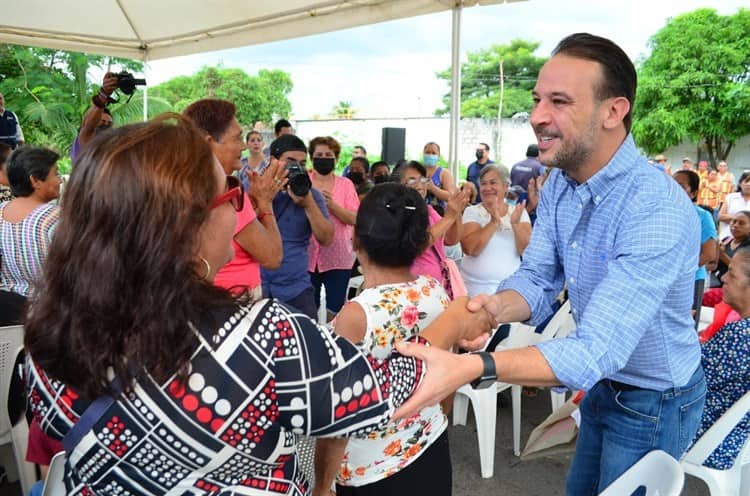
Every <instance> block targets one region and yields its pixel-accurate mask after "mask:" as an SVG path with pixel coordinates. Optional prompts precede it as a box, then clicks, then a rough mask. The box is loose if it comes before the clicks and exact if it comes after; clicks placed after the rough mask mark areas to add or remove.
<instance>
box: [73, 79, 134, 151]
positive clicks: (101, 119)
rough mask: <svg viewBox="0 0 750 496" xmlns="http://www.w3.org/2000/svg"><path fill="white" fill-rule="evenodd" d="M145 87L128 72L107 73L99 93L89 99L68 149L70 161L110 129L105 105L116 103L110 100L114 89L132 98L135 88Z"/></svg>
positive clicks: (110, 122)
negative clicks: (81, 121) (78, 127)
mask: <svg viewBox="0 0 750 496" xmlns="http://www.w3.org/2000/svg"><path fill="white" fill-rule="evenodd" d="M145 85H146V80H145V79H136V78H134V77H133V75H132V74H131V73H129V72H126V71H122V72H119V73H114V72H107V73H106V74H105V75H104V79H103V80H102V86H101V87H100V88H99V91H98V92H97V93H96V94H95V95H94V96H92V97H91V106H90V107H89V108H88V110H86V113H85V114H84V115H83V123H82V124H81V128H80V129H79V130H78V136H76V139H75V141H73V146H71V147H70V159H71V160H73V161H75V159H76V157H78V155H80V154H81V152H82V151H83V149H84V148H85V147H86V145H88V144H89V142H90V141H91V140H92V139H94V136H96V134H97V133H99V132H101V131H106V130H108V129H110V128H111V127H112V124H113V123H112V114H111V113H110V111H109V109H108V108H107V105H109V104H110V103H116V102H117V100H115V99H113V98H112V93H113V92H114V91H115V90H116V89H118V88H119V89H120V91H122V92H123V93H124V94H126V95H129V96H131V97H132V95H133V93H134V92H135V87H136V86H145ZM128 101H130V100H129V99H128Z"/></svg>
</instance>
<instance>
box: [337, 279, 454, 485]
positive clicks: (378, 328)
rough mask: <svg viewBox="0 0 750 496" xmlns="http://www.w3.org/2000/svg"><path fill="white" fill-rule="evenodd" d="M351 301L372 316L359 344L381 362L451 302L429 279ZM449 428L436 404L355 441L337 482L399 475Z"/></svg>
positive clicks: (370, 480)
mask: <svg viewBox="0 0 750 496" xmlns="http://www.w3.org/2000/svg"><path fill="white" fill-rule="evenodd" d="M351 301H352V302H356V303H357V304H359V305H360V306H361V307H362V309H363V310H364V312H365V315H366V318H367V330H366V333H365V337H364V339H363V340H362V342H361V343H358V345H357V346H359V347H360V349H361V350H362V352H363V353H367V354H370V355H371V356H372V357H373V358H376V359H379V358H383V357H387V356H390V354H391V352H392V351H393V349H394V347H395V345H396V343H398V342H399V341H401V340H403V339H408V338H410V337H412V336H416V335H417V334H418V333H419V332H420V331H421V330H423V329H424V328H425V327H427V326H428V325H429V324H430V323H431V322H432V321H433V320H434V319H435V318H436V317H437V316H438V315H440V313H441V312H442V311H443V310H444V309H445V308H446V307H447V306H448V304H449V303H450V299H449V298H448V294H447V293H446V292H445V289H443V286H442V285H441V284H440V283H439V282H438V281H437V280H435V279H434V278H432V277H429V276H420V277H418V278H417V279H415V280H413V281H410V282H406V283H399V284H387V285H382V286H377V287H374V288H368V289H365V290H364V291H362V293H360V294H359V296H357V297H356V298H354V299H353V300H351ZM447 426H448V420H447V418H446V417H445V415H444V414H443V412H442V410H441V409H440V405H433V406H429V407H426V408H423V409H422V410H421V411H420V412H419V413H417V414H415V415H413V416H412V417H410V418H408V419H403V420H401V421H399V422H398V423H393V422H392V423H390V424H388V425H387V426H385V427H384V428H382V429H380V430H377V431H373V432H370V433H369V434H366V435H357V436H352V437H350V438H349V442H348V443H347V447H346V453H345V454H344V457H343V459H342V461H341V467H340V469H339V473H338V476H337V482H338V483H339V484H341V485H344V486H363V485H365V484H371V483H373V482H376V481H378V480H381V479H384V478H386V477H389V476H391V475H393V474H395V473H396V472H398V471H399V470H401V469H403V468H404V467H406V466H407V465H409V464H410V463H411V462H413V461H414V460H416V459H417V458H419V456H420V455H421V454H422V453H423V452H424V451H425V450H426V449H428V448H429V447H430V445H431V444H432V443H433V442H434V441H435V440H436V439H437V438H438V437H440V434H442V433H443V431H444V430H445V429H446V428H447Z"/></svg>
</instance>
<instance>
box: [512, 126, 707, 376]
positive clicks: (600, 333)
mask: <svg viewBox="0 0 750 496" xmlns="http://www.w3.org/2000/svg"><path fill="white" fill-rule="evenodd" d="M537 214H538V217H537V222H536V225H535V226H534V230H533V233H532V236H531V241H530V243H529V246H528V247H527V248H526V250H525V251H524V253H523V262H522V264H521V267H520V268H519V269H518V271H517V272H516V273H515V274H513V275H512V276H511V277H509V278H508V279H506V280H505V281H504V282H503V283H502V284H501V285H500V287H499V289H500V290H503V289H512V290H515V291H517V292H518V293H519V294H521V296H522V297H523V298H524V299H525V300H526V301H527V303H528V304H529V307H530V308H531V319H530V320H529V324H531V325H537V324H539V323H541V322H543V321H544V320H545V319H546V318H547V317H549V315H550V314H551V312H552V306H551V304H552V301H553V299H554V297H555V295H557V294H558V293H559V292H560V290H561V289H562V287H563V284H566V285H567V288H568V295H569V298H570V303H571V308H572V313H573V317H574V319H575V321H576V324H577V329H576V330H575V331H574V332H573V333H571V334H570V336H569V337H567V338H564V339H555V340H552V341H549V342H545V343H542V344H539V345H538V348H539V350H540V351H541V353H542V354H543V355H544V357H545V358H546V359H547V361H548V362H549V364H550V366H551V368H552V370H553V372H554V373H555V376H556V377H557V379H558V380H560V382H561V383H563V384H565V385H566V386H568V387H570V388H574V389H584V390H588V389H590V388H591V387H592V386H593V385H594V384H596V382H597V381H599V380H601V379H604V378H609V379H613V380H616V381H620V382H624V383H627V384H632V385H635V386H639V387H643V388H648V389H656V390H664V389H667V388H670V387H678V386H683V385H685V384H686V383H687V382H688V380H689V379H690V377H691V376H692V374H693V373H694V372H695V370H696V368H697V367H698V365H699V364H700V345H699V344H698V337H697V335H696V332H695V330H694V327H693V326H694V322H693V319H692V317H691V313H690V310H691V307H692V302H693V284H694V279H695V270H696V269H697V268H698V253H699V251H700V223H699V220H698V217H697V215H696V213H695V210H694V208H693V206H692V204H691V203H690V200H689V199H688V197H687V195H686V194H685V192H684V191H683V190H682V188H680V186H679V185H678V184H677V182H676V181H674V180H673V179H672V178H671V177H669V176H667V175H666V174H664V173H663V172H661V171H659V170H658V169H656V168H654V167H651V166H649V165H648V163H647V162H646V160H645V159H644V158H643V157H641V156H640V155H639V154H638V152H637V150H636V148H635V143H634V142H633V138H632V136H628V137H627V138H626V139H625V141H624V142H623V144H622V145H621V146H620V148H619V149H618V151H617V153H616V154H615V155H614V157H612V160H611V161H610V162H609V163H608V164H607V165H606V166H605V167H604V168H603V169H601V170H600V171H599V172H597V173H596V174H595V175H594V176H592V177H591V178H590V179H589V180H588V181H587V182H586V183H584V184H578V183H576V182H575V181H574V180H573V179H571V178H570V177H568V176H567V175H566V174H565V172H563V171H561V170H559V169H555V170H553V171H552V173H551V174H550V176H549V178H548V179H547V182H545V184H544V189H543V194H542V195H541V199H540V203H539V207H538V208H537Z"/></svg>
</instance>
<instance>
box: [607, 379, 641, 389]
mask: <svg viewBox="0 0 750 496" xmlns="http://www.w3.org/2000/svg"><path fill="white" fill-rule="evenodd" d="M607 381H609V385H610V386H612V389H614V390H615V391H637V390H639V389H643V388H642V387H638V386H633V385H632V384H625V383H624V382H619V381H613V380H611V379H607Z"/></svg>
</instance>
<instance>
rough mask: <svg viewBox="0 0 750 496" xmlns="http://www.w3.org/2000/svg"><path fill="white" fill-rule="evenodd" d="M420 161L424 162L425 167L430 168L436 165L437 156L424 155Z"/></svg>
mask: <svg viewBox="0 0 750 496" xmlns="http://www.w3.org/2000/svg"><path fill="white" fill-rule="evenodd" d="M422 160H423V161H424V165H426V166H427V167H432V166H433V165H437V163H438V156H437V155H431V154H429V153H425V154H424V155H423V156H422Z"/></svg>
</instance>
